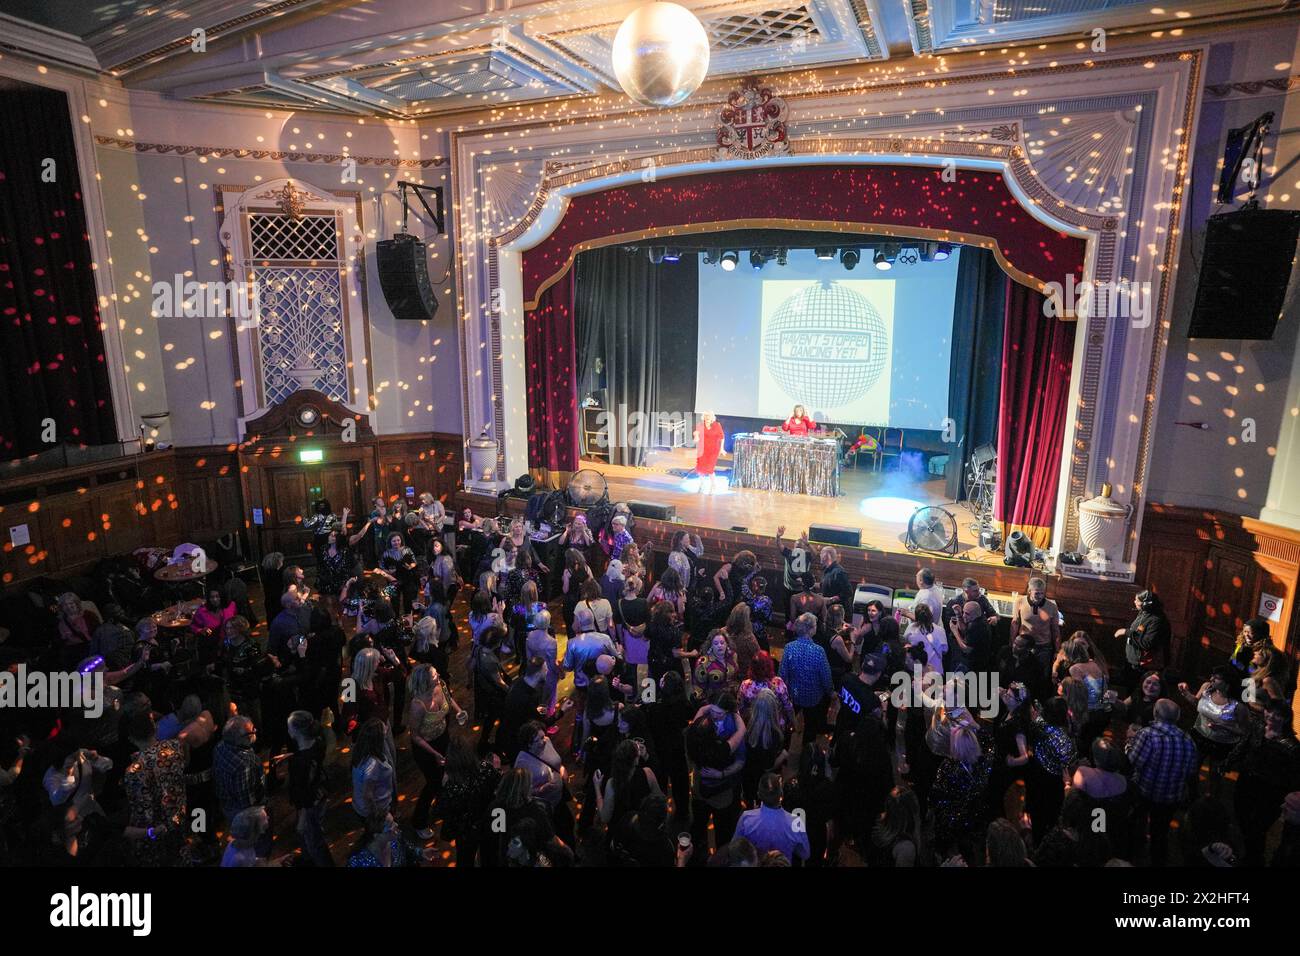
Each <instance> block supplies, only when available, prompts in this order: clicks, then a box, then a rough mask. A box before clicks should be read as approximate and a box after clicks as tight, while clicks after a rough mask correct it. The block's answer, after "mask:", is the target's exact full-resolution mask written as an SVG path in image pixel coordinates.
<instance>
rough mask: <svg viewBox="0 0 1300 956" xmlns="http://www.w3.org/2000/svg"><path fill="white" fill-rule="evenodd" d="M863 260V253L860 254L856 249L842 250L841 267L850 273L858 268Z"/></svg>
mask: <svg viewBox="0 0 1300 956" xmlns="http://www.w3.org/2000/svg"><path fill="white" fill-rule="evenodd" d="M861 260H862V253H860V252H858V250H856V249H841V250H840V265H842V266H843V267H844V268H846V269H849V270H850V271H851V270H853V269H854V268H856V267H857V264H858V263H859V262H860V261H861Z"/></svg>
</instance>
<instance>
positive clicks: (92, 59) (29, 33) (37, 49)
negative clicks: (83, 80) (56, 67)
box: [0, 13, 100, 73]
mask: <svg viewBox="0 0 1300 956" xmlns="http://www.w3.org/2000/svg"><path fill="white" fill-rule="evenodd" d="M0 37H3V39H0V48H5V49H10V50H14V51H16V52H18V53H22V54H24V55H26V56H33V57H37V58H39V59H42V60H51V61H53V62H55V63H61V64H63V65H65V66H73V67H77V68H78V69H82V70H93V71H95V72H96V73H98V72H100V65H99V60H98V58H97V57H96V56H95V51H94V50H92V49H91V48H90V47H88V46H87V45H86V44H85V43H83V42H82V41H81V40H80V39H78V38H77V37H75V36H73V35H72V34H71V33H63V32H62V31H60V30H52V29H50V28H49V27H43V26H39V25H37V24H35V23H30V22H28V21H26V20H17V19H15V18H13V17H11V16H8V15H6V14H3V13H0Z"/></svg>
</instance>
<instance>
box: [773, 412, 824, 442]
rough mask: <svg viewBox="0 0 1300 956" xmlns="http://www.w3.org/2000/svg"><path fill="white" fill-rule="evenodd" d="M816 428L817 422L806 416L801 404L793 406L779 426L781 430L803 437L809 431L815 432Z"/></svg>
mask: <svg viewBox="0 0 1300 956" xmlns="http://www.w3.org/2000/svg"><path fill="white" fill-rule="evenodd" d="M816 430H817V423H816V422H815V421H813V420H812V419H811V418H809V417H808V413H807V412H806V411H804V408H803V406H802V405H796V406H795V407H794V412H793V413H792V414H791V415H790V417H789V418H787V419H786V420H785V424H783V425H782V426H781V431H783V432H786V433H787V434H790V435H796V436H799V437H803V436H804V435H807V434H809V433H810V432H815V431H816Z"/></svg>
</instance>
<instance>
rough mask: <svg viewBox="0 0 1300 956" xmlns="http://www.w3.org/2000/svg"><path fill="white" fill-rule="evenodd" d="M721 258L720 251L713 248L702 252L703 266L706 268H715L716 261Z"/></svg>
mask: <svg viewBox="0 0 1300 956" xmlns="http://www.w3.org/2000/svg"><path fill="white" fill-rule="evenodd" d="M721 258H722V250H721V249H719V248H717V247H716V246H715V247H712V248H709V249H705V250H704V264H705V265H706V266H716V265H717V264H718V260H719V259H721Z"/></svg>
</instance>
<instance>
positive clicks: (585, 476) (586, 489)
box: [568, 468, 609, 508]
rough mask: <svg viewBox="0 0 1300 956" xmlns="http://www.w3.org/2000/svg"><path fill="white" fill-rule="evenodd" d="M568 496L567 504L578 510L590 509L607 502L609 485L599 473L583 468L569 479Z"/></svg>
mask: <svg viewBox="0 0 1300 956" xmlns="http://www.w3.org/2000/svg"><path fill="white" fill-rule="evenodd" d="M568 495H569V504H571V505H573V506H575V507H578V508H590V507H591V506H592V505H595V504H599V503H600V502H602V501H608V500H609V485H608V484H607V483H606V481H605V476H604V475H602V474H601V473H600V472H598V471H593V470H592V469H590V468H583V469H582V470H581V471H576V472H574V474H573V477H572V478H570V479H569V488H568Z"/></svg>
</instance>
